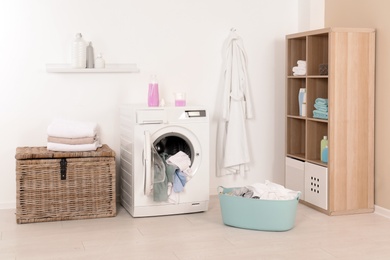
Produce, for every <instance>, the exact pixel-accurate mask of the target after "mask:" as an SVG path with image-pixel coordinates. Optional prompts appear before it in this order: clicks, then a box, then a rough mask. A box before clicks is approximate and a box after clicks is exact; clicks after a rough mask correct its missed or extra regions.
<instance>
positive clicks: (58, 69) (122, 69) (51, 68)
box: [46, 64, 139, 73]
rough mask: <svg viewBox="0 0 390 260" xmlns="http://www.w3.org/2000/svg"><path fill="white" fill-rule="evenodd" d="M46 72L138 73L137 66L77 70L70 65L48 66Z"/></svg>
mask: <svg viewBox="0 0 390 260" xmlns="http://www.w3.org/2000/svg"><path fill="white" fill-rule="evenodd" d="M46 71H47V72H50V73H136V72H139V69H138V67H137V64H106V67H105V68H102V69H96V68H91V69H87V68H85V69H75V68H72V67H71V65H70V64H46Z"/></svg>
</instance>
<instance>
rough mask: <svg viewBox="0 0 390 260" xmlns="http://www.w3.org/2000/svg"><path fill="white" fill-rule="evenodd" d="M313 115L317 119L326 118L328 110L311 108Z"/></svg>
mask: <svg viewBox="0 0 390 260" xmlns="http://www.w3.org/2000/svg"><path fill="white" fill-rule="evenodd" d="M313 117H314V118H319V119H328V112H324V111H320V110H313Z"/></svg>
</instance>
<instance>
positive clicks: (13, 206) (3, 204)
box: [0, 201, 16, 209]
mask: <svg viewBox="0 0 390 260" xmlns="http://www.w3.org/2000/svg"><path fill="white" fill-rule="evenodd" d="M0 209H16V202H15V201H14V202H0Z"/></svg>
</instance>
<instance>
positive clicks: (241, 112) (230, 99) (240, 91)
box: [217, 31, 253, 176]
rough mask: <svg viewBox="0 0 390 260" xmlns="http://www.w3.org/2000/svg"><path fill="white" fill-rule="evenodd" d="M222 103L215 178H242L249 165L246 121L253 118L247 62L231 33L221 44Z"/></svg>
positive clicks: (237, 40) (239, 45)
mask: <svg viewBox="0 0 390 260" xmlns="http://www.w3.org/2000/svg"><path fill="white" fill-rule="evenodd" d="M223 55H224V57H223V58H224V65H223V69H222V77H221V84H222V88H223V90H222V100H221V102H220V103H219V102H218V103H219V104H217V105H218V106H221V107H220V109H221V113H220V118H218V120H219V124H218V137H217V140H218V141H217V159H218V166H219V169H217V175H219V176H222V175H227V174H237V173H239V174H241V175H243V174H244V172H245V169H246V168H247V164H248V163H249V162H250V154H249V145H248V138H247V134H246V120H247V119H248V118H252V117H253V112H252V103H251V99H250V95H249V82H248V74H247V59H246V53H245V50H244V46H243V42H242V39H241V38H240V37H239V36H238V35H237V34H236V33H235V32H234V31H232V32H231V33H230V35H229V37H228V39H227V40H226V42H225V44H224V49H223Z"/></svg>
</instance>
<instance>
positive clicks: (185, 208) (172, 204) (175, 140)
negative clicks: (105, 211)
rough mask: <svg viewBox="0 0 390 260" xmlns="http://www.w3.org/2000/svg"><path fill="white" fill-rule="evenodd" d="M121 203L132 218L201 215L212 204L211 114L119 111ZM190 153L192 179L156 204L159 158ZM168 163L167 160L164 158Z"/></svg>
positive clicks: (137, 108) (136, 109)
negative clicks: (162, 155) (199, 213)
mask: <svg viewBox="0 0 390 260" xmlns="http://www.w3.org/2000/svg"><path fill="white" fill-rule="evenodd" d="M120 127H121V129H120V132H121V138H120V139H121V145H120V176H121V177H120V196H121V199H120V202H121V205H122V206H123V207H124V208H125V209H126V210H127V211H128V212H129V213H130V214H131V215H132V216H133V217H146V216H159V215H171V214H182V213H193V212H202V211H206V210H207V209H208V203H209V170H210V162H209V146H210V145H209V143H210V142H209V132H210V130H209V115H208V112H207V111H206V109H204V108H201V107H142V106H134V105H123V106H122V107H121V112H120ZM156 152H157V153H159V154H161V153H164V154H165V155H167V154H168V155H169V156H173V155H175V154H179V153H180V154H186V155H187V156H188V157H187V156H186V158H187V160H188V159H189V160H190V171H191V178H190V179H189V180H188V181H187V182H186V183H185V185H184V189H182V190H181V191H180V192H174V191H172V190H169V191H170V192H168V193H169V196H168V199H167V200H164V201H156V199H155V197H154V196H153V192H156V191H155V190H153V189H152V191H151V190H150V189H149V187H150V185H151V184H152V185H153V181H154V180H155V174H156V172H155V170H156V161H155V160H154V159H155V158H156V157H155V156H154V155H155V154H156ZM164 158H165V157H164Z"/></svg>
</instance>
